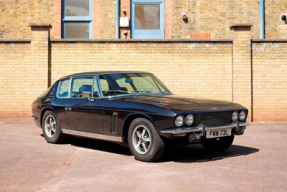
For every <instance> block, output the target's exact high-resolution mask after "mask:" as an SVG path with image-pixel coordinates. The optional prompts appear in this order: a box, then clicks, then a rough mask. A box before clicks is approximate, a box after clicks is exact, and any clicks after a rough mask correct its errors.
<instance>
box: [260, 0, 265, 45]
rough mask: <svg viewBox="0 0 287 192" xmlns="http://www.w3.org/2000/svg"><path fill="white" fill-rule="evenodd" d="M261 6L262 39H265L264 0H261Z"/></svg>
mask: <svg viewBox="0 0 287 192" xmlns="http://www.w3.org/2000/svg"><path fill="white" fill-rule="evenodd" d="M259 8H260V39H265V18H264V16H265V13H264V0H259Z"/></svg>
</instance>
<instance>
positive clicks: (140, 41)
mask: <svg viewBox="0 0 287 192" xmlns="http://www.w3.org/2000/svg"><path fill="white" fill-rule="evenodd" d="M50 41H51V42H53V43H68V42H74V43H83V42H84V43H128V42H134V43H143V42H154V43H157V42H158V43H179V42H180V43H181V42H187V43H188V42H189V43H194V42H197V43H200V42H202V43H232V42H233V40H232V39H51V40H50Z"/></svg>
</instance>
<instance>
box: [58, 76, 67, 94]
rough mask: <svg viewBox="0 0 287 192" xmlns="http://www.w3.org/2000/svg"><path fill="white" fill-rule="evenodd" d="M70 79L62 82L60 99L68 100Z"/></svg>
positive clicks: (59, 91)
mask: <svg viewBox="0 0 287 192" xmlns="http://www.w3.org/2000/svg"><path fill="white" fill-rule="evenodd" d="M69 87H70V79H66V80H64V81H61V82H60V87H59V90H58V97H60V98H66V97H68V96H69Z"/></svg>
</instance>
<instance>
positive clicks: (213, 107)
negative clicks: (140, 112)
mask: <svg viewBox="0 0 287 192" xmlns="http://www.w3.org/2000/svg"><path fill="white" fill-rule="evenodd" d="M125 100H127V101H131V102H138V103H144V104H150V105H156V106H160V107H163V108H166V109H170V110H173V111H175V112H177V113H179V112H207V111H209V112H210V111H223V110H224V111H228V110H240V109H245V108H244V107H243V106H242V105H239V104H237V103H232V102H228V101H222V100H214V99H203V98H190V97H179V96H175V95H156V96H155V95H153V96H137V97H130V98H126V99H125Z"/></svg>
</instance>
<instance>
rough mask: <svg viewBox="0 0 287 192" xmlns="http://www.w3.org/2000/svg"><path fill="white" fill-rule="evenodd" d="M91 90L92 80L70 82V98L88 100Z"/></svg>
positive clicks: (77, 79) (80, 79)
mask: <svg viewBox="0 0 287 192" xmlns="http://www.w3.org/2000/svg"><path fill="white" fill-rule="evenodd" d="M92 90H93V78H75V79H73V80H72V88H71V97H81V98H88V97H89V96H91V95H92V94H91V93H92Z"/></svg>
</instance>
